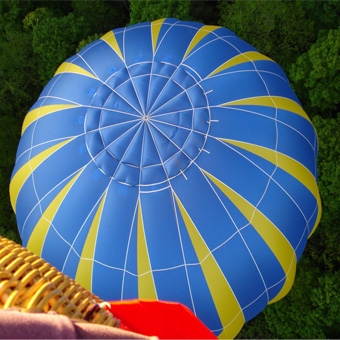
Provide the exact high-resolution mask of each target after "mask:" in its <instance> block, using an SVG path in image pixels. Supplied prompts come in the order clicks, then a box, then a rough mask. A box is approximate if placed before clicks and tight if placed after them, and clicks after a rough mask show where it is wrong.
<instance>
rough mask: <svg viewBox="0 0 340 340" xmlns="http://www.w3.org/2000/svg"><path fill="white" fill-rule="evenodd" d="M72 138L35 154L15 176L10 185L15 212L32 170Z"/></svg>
mask: <svg viewBox="0 0 340 340" xmlns="http://www.w3.org/2000/svg"><path fill="white" fill-rule="evenodd" d="M71 140H72V138H70V139H67V140H65V141H63V142H61V143H58V144H56V145H53V146H51V147H50V148H48V149H47V150H45V151H42V152H41V153H39V154H38V155H36V156H34V157H33V158H32V159H30V160H29V161H28V162H27V163H25V164H24V165H23V166H22V167H21V168H20V169H19V170H18V171H17V172H16V173H15V175H14V176H13V178H12V180H11V183H10V185H9V191H10V197H11V204H12V208H13V210H14V212H16V204H17V199H18V195H19V192H20V190H21V188H22V186H23V185H24V184H25V182H26V181H27V179H28V178H29V176H30V175H31V174H32V172H33V171H34V170H35V169H36V168H37V167H38V166H39V165H40V164H41V163H43V162H44V161H45V160H46V159H47V158H48V157H50V156H51V155H52V154H53V153H55V152H56V151H58V150H59V149H60V148H62V147H63V146H64V145H66V144H67V143H69V142H70V141H71Z"/></svg>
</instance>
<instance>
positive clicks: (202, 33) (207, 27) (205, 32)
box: [184, 25, 221, 58]
mask: <svg viewBox="0 0 340 340" xmlns="http://www.w3.org/2000/svg"><path fill="white" fill-rule="evenodd" d="M218 28H221V27H220V26H213V25H205V26H202V27H201V28H200V29H199V30H198V31H197V33H196V34H195V36H194V37H193V38H192V40H191V42H190V45H189V46H188V49H187V51H186V52H185V55H184V58H186V57H187V56H188V55H189V53H190V52H191V51H192V49H193V48H194V47H195V46H196V45H197V44H198V43H199V42H200V41H201V40H202V39H203V38H204V37H205V36H207V35H208V34H209V33H211V32H213V31H215V30H217V29H218Z"/></svg>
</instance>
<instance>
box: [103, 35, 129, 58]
mask: <svg viewBox="0 0 340 340" xmlns="http://www.w3.org/2000/svg"><path fill="white" fill-rule="evenodd" d="M100 39H101V40H103V41H105V42H106V43H107V44H108V45H109V46H110V47H111V48H112V49H113V50H114V51H115V52H116V53H117V55H118V57H119V58H120V59H122V60H124V57H123V54H122V52H121V50H120V47H119V45H118V42H117V39H116V36H115V35H114V33H113V31H110V32H107V33H106V34H105V35H104V36H102V37H101V38H100Z"/></svg>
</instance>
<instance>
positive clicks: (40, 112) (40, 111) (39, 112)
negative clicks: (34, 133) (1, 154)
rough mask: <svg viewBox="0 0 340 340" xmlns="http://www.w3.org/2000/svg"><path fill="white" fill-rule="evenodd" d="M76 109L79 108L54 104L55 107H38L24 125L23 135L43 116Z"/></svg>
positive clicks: (28, 116) (31, 112)
mask: <svg viewBox="0 0 340 340" xmlns="http://www.w3.org/2000/svg"><path fill="white" fill-rule="evenodd" d="M75 107H78V106H77V105H74V104H54V105H46V106H41V107H37V108H36V109H33V110H32V111H29V112H28V114H27V115H26V117H25V120H24V123H23V125H22V129H21V135H22V134H23V133H24V132H25V130H26V129H27V127H28V126H29V125H31V124H32V123H33V122H35V121H36V120H37V119H39V118H41V117H43V116H46V115H48V114H50V113H54V112H57V111H61V110H67V109H72V108H75Z"/></svg>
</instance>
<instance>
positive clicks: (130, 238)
mask: <svg viewBox="0 0 340 340" xmlns="http://www.w3.org/2000/svg"><path fill="white" fill-rule="evenodd" d="M317 149H318V144H317V136H316V133H315V130H314V128H313V126H312V124H311V122H310V120H309V118H308V116H307V115H306V113H305V112H304V111H303V109H302V107H301V105H300V103H299V101H298V99H297V97H296V96H295V94H294V92H293V91H292V89H291V87H290V85H289V82H288V80H287V77H286V75H285V74H284V72H283V70H282V69H281V68H280V66H279V65H278V64H276V63H275V62H274V61H272V60H271V59H269V58H268V57H266V56H264V55H262V54H260V53H259V52H258V51H257V50H256V49H255V48H253V47H252V46H250V45H249V44H248V43H246V42H244V41H242V40H241V39H239V38H238V37H237V36H236V35H235V34H234V33H233V32H231V31H229V30H228V29H226V28H222V27H218V26H206V25H203V24H201V23H195V22H182V21H178V20H175V19H162V20H157V21H154V22H151V23H141V24H137V25H133V26H130V27H126V28H120V29H115V30H113V31H110V32H109V33H107V34H106V35H104V36H103V37H102V38H101V39H99V40H97V41H95V42H93V43H91V44H90V45H88V46H87V47H85V48H84V49H83V50H81V51H80V52H79V53H77V54H76V55H75V56H73V57H71V58H69V59H68V60H67V61H65V62H64V63H63V64H62V65H61V66H60V67H59V69H58V70H57V72H56V74H55V76H54V77H53V78H52V79H51V80H50V82H49V83H48V84H47V85H46V87H45V88H44V90H43V91H42V93H41V95H40V97H39V98H38V100H37V102H36V103H35V104H34V105H33V107H32V108H31V109H30V111H29V112H28V114H27V116H26V118H25V121H24V124H23V129H22V137H21V140H20V143H19V147H18V151H17V157H16V164H15V168H14V171H13V175H12V179H11V184H10V195H11V202H12V206H13V208H14V210H15V212H16V217H17V223H18V227H19V230H20V234H21V237H22V240H23V244H24V246H26V247H28V248H29V249H31V250H32V251H34V252H35V253H37V254H39V255H40V256H42V257H43V258H44V259H46V260H47V261H49V262H51V263H52V264H53V265H55V266H57V267H58V268H59V269H60V270H62V271H63V272H64V273H66V274H67V275H69V276H71V277H73V278H75V279H76V280H77V281H78V282H79V283H80V284H82V285H83V286H84V287H85V288H88V289H90V290H91V291H93V292H94V293H96V294H97V295H99V296H100V297H101V298H102V299H106V300H123V299H134V298H142V299H161V300H167V301H176V302H180V303H182V304H184V305H186V306H188V307H189V308H190V309H191V310H192V311H193V312H194V313H195V315H197V316H198V317H199V318H200V319H201V320H202V321H203V322H204V323H205V324H206V325H207V326H208V327H209V329H210V330H212V331H213V332H214V333H215V334H216V335H219V336H220V337H234V336H235V335H236V334H237V333H238V332H239V330H240V329H241V327H242V325H243V323H244V322H245V321H247V320H250V319H251V318H253V317H254V316H255V315H257V314H258V313H259V312H260V311H261V310H262V309H263V308H264V307H265V306H266V305H267V304H268V303H269V302H275V301H277V300H279V299H280V298H282V297H283V296H284V295H285V294H287V292H288V291H289V289H290V288H291V286H292V284H293V280H294V274H295V268H296V263H297V261H298V259H299V258H300V256H301V254H302V252H303V250H304V248H305V245H306V242H307V238H308V237H309V236H310V235H311V233H312V232H313V231H314V230H315V228H316V226H317V224H318V221H319V219H320V213H321V203H320V198H319V193H318V188H317V183H316V177H317V168H316V157H317Z"/></svg>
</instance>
